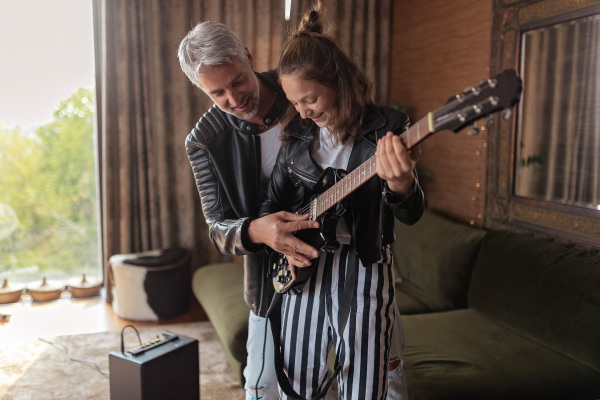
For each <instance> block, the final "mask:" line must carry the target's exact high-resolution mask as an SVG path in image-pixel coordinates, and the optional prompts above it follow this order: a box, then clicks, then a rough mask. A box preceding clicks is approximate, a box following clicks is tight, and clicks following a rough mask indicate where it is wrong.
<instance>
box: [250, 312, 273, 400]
mask: <svg viewBox="0 0 600 400" xmlns="http://www.w3.org/2000/svg"><path fill="white" fill-rule="evenodd" d="M265 328H266V330H267V332H266V333H267V337H266V340H265ZM246 349H247V350H248V360H247V365H246V368H244V378H245V379H246V384H245V385H244V390H246V400H278V399H279V386H278V384H277V375H276V374H275V365H274V361H273V357H274V356H273V335H272V334H271V324H268V325H267V319H266V318H263V317H259V316H257V315H256V314H254V313H253V312H252V311H250V317H249V318H248V341H247V342H246ZM263 361H264V362H263ZM261 371H262V374H261ZM259 376H260V378H259ZM257 382H258V384H257ZM257 394H258V397H257Z"/></svg>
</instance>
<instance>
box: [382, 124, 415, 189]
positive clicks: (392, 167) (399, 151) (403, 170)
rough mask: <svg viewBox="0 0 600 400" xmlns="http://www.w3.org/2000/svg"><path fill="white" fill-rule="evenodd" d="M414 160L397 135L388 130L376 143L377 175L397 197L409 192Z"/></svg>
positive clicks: (412, 177)
mask: <svg viewBox="0 0 600 400" xmlns="http://www.w3.org/2000/svg"><path fill="white" fill-rule="evenodd" d="M415 165H416V160H415V159H414V158H413V155H412V152H409V151H408V150H406V147H404V144H403V143H402V140H400V137H399V136H396V135H394V134H393V133H392V132H388V133H387V135H385V136H384V137H382V138H381V139H380V140H379V142H378V143H377V168H376V172H377V175H379V177H380V178H381V179H384V180H386V181H387V184H388V187H389V188H390V190H391V191H392V192H394V193H395V194H396V195H398V196H399V197H404V196H406V195H407V194H408V193H410V189H411V188H412V185H413V182H414V181H415V175H414V172H413V171H414V167H415Z"/></svg>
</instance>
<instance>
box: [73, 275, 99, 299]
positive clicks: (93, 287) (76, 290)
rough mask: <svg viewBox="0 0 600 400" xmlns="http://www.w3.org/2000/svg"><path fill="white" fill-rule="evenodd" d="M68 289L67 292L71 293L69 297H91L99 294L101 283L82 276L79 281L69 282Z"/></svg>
mask: <svg viewBox="0 0 600 400" xmlns="http://www.w3.org/2000/svg"><path fill="white" fill-rule="evenodd" d="M68 287H69V292H71V297H74V298H80V297H93V296H98V295H99V294H100V289H102V282H98V281H97V280H94V279H88V278H87V277H86V276H85V274H83V275H82V277H81V279H73V280H71V281H69V284H68Z"/></svg>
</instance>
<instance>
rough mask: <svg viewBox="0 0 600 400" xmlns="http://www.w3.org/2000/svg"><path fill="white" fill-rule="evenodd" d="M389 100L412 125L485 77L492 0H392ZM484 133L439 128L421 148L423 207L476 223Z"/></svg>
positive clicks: (480, 216)
mask: <svg viewBox="0 0 600 400" xmlns="http://www.w3.org/2000/svg"><path fill="white" fill-rule="evenodd" d="M393 7H394V8H393V13H394V18H393V26H392V50H391V62H392V66H391V79H390V103H391V104H394V103H396V102H398V103H400V104H401V105H403V106H405V107H406V108H407V113H408V114H409V116H410V118H411V121H412V122H416V121H417V120H418V119H420V118H422V117H423V116H425V115H426V114H427V112H429V111H432V110H434V109H436V108H439V107H440V106H442V105H443V104H444V103H445V102H446V101H447V100H448V98H449V97H450V96H452V95H454V94H456V93H458V92H461V91H463V90H464V89H465V88H466V87H470V86H475V85H477V84H479V82H480V81H481V80H484V79H487V78H488V77H489V62H490V36H491V30H492V0H452V1H447V0H427V1H422V0H395V1H394V4H393ZM486 145H487V135H485V134H480V135H477V136H468V135H467V133H466V129H464V130H462V131H461V132H459V133H458V134H454V133H452V132H450V131H442V132H438V133H436V134H435V135H433V136H432V137H431V138H429V139H428V140H427V141H425V142H424V143H423V144H422V145H421V151H422V153H421V157H420V159H419V163H418V168H419V169H421V170H425V171H429V172H431V173H432V174H433V179H430V178H428V177H427V176H425V175H423V174H422V175H421V184H422V186H423V189H424V191H425V195H426V197H427V204H428V207H429V208H430V209H432V210H434V211H437V212H439V213H442V214H445V215H447V216H449V217H451V218H453V219H455V220H457V221H460V222H464V223H470V224H473V225H475V226H483V222H484V217H485V216H484V210H485V193H486V191H485V182H486Z"/></svg>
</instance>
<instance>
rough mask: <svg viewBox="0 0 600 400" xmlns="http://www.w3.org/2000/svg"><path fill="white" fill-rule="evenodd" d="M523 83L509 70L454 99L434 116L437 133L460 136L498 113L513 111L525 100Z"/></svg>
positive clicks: (513, 71) (434, 113)
mask: <svg viewBox="0 0 600 400" xmlns="http://www.w3.org/2000/svg"><path fill="white" fill-rule="evenodd" d="M522 90H523V83H522V80H521V78H520V77H519V76H518V75H517V73H516V72H515V70H513V69H506V70H504V71H502V72H501V73H500V74H498V75H496V76H494V77H493V78H490V79H488V80H487V81H484V82H483V83H481V84H480V85H479V86H477V87H474V88H472V89H469V90H466V91H464V92H463V93H459V94H457V95H456V96H453V97H451V98H450V99H449V100H448V102H447V103H446V104H445V105H444V106H443V107H441V108H439V109H437V110H436V111H434V112H433V113H432V114H433V115H432V123H433V128H434V130H435V131H440V130H444V129H448V130H451V131H454V132H458V131H459V130H461V129H462V128H464V127H465V126H467V125H469V124H470V123H472V122H474V121H476V120H478V119H481V118H483V117H485V116H488V115H490V114H492V113H494V112H496V111H500V110H503V109H504V110H507V109H511V108H512V107H513V106H514V105H515V104H516V103H517V102H518V101H519V99H520V98H521V92H522Z"/></svg>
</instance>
